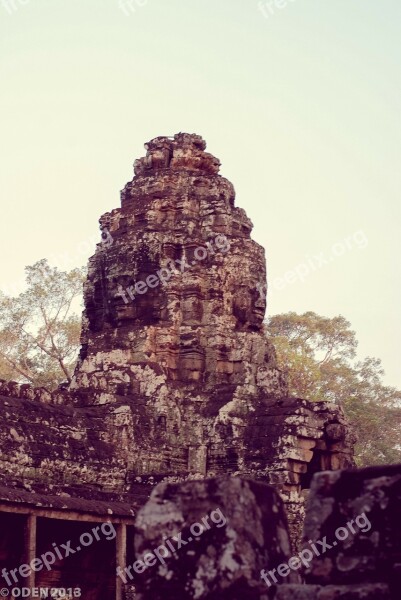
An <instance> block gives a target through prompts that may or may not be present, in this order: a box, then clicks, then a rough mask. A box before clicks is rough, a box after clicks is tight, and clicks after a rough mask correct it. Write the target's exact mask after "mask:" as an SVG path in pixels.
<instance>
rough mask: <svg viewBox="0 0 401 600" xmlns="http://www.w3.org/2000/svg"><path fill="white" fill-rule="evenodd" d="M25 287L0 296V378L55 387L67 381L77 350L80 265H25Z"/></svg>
mask: <svg viewBox="0 0 401 600" xmlns="http://www.w3.org/2000/svg"><path fill="white" fill-rule="evenodd" d="M25 271H26V282H27V289H26V291H24V292H23V293H22V294H20V295H19V296H18V297H16V298H11V297H7V296H5V295H4V294H1V295H0V376H2V377H3V378H7V379H14V380H15V381H21V382H29V383H32V384H33V385H35V386H43V387H46V388H47V389H54V388H55V387H57V385H59V384H60V383H61V382H63V381H67V382H70V381H71V376H72V372H73V368H74V365H75V361H76V358H77V352H78V349H79V337H80V331H81V319H80V317H79V316H78V315H77V314H76V310H77V308H79V303H80V298H81V297H82V284H83V277H84V270H83V269H74V270H73V271H71V272H69V273H66V272H63V271H59V270H58V269H56V268H52V267H50V266H49V265H48V263H47V260H41V261H39V262H37V263H36V264H34V265H32V266H29V267H26V269H25Z"/></svg>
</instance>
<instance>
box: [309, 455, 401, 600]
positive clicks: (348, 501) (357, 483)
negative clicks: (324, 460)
mask: <svg viewBox="0 0 401 600" xmlns="http://www.w3.org/2000/svg"><path fill="white" fill-rule="evenodd" d="M318 540H320V541H323V540H325V541H326V542H327V544H328V546H327V547H326V546H325V547H324V550H325V551H322V549H323V547H322V544H321V543H319V542H318ZM313 543H314V544H315V546H317V547H318V549H319V550H320V551H322V552H321V554H320V556H316V555H315V556H314V558H313V559H312V561H311V564H310V567H309V568H308V570H307V572H306V580H307V582H308V583H315V584H335V585H337V584H343V585H344V584H347V585H348V584H350V585H356V584H360V583H362V582H363V583H366V584H367V583H370V582H371V583H383V584H386V585H388V588H389V590H390V596H389V597H391V598H394V599H396V598H400V594H401V592H400V589H401V465H391V466H383V467H370V468H367V469H360V470H346V471H341V472H324V473H319V474H317V475H315V477H314V479H313V482H312V487H311V492H310V497H309V503H308V507H307V514H306V520H305V528H304V536H303V544H304V546H305V548H311V549H313V546H312V544H313ZM314 554H315V553H314ZM327 593H328V592H327ZM383 593H384V592H383ZM318 597H319V600H320V596H318ZM333 597H336V598H337V597H340V598H342V597H343V596H341V595H340V596H333ZM346 597H348V596H346ZM351 597H352V598H353V597H354V596H350V598H351ZM367 597H369V598H370V596H367ZM378 597H379V596H378ZM380 597H381V596H380ZM322 598H324V599H326V598H327V599H329V598H331V596H327V595H326V596H325V595H323V596H322ZM356 598H359V596H356Z"/></svg>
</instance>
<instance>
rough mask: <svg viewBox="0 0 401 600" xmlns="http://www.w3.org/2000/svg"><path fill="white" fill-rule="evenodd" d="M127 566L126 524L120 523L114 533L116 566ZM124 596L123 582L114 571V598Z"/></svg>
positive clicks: (117, 598) (118, 598) (119, 598)
mask: <svg viewBox="0 0 401 600" xmlns="http://www.w3.org/2000/svg"><path fill="white" fill-rule="evenodd" d="M126 566H127V526H126V525H124V524H123V523H121V524H120V525H118V526H117V535H116V568H117V567H121V568H122V569H125V567H126ZM123 598H124V583H123V580H122V579H121V577H119V576H118V575H117V573H116V600H123Z"/></svg>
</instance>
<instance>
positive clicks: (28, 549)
mask: <svg viewBox="0 0 401 600" xmlns="http://www.w3.org/2000/svg"><path fill="white" fill-rule="evenodd" d="M36 525H37V522H36V516H35V515H27V519H26V523H25V535H24V562H25V563H26V564H28V565H29V564H30V563H31V562H32V561H33V559H34V558H36ZM25 585H26V587H29V588H34V587H35V571H32V572H31V574H30V575H28V577H26V578H25Z"/></svg>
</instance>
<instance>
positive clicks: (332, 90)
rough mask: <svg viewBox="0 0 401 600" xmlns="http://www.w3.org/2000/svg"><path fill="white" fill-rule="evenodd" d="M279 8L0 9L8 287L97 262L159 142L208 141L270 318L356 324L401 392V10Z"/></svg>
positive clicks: (382, 4)
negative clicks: (103, 226)
mask: <svg viewBox="0 0 401 600" xmlns="http://www.w3.org/2000/svg"><path fill="white" fill-rule="evenodd" d="M268 4H269V3H268V2H267V1H266V0H262V1H261V2H260V3H259V7H258V2H257V0H255V1H253V0H147V1H146V0H131V2H129V0H121V3H120V4H119V3H118V0H0V34H1V52H0V55H1V57H0V75H1V83H2V93H1V103H2V110H1V113H0V119H1V129H0V131H1V141H2V146H3V152H2V161H1V176H0V186H1V200H2V213H1V224H0V228H1V230H0V236H1V237H0V239H1V256H2V263H1V271H0V287H1V288H2V289H3V290H5V291H7V290H8V291H11V290H12V289H13V286H16V285H18V282H19V281H20V280H21V279H22V278H23V269H24V266H25V265H27V264H33V263H34V262H35V261H37V260H38V259H40V258H44V257H48V258H50V260H51V262H52V263H53V264H57V265H58V266H61V267H64V268H66V267H67V268H71V267H73V266H78V265H81V264H84V263H86V260H87V258H88V256H90V255H91V254H93V250H94V243H95V239H96V237H97V236H98V234H97V232H98V224H97V222H98V218H99V216H100V215H101V214H102V213H104V212H106V211H108V210H111V209H112V208H115V207H117V206H118V205H119V190H120V189H122V187H123V186H124V185H125V183H126V182H127V181H128V180H130V179H132V163H133V161H134V159H135V158H137V157H139V156H142V155H143V154H144V150H143V144H144V142H146V141H147V140H149V139H151V138H153V137H155V136H158V135H172V134H174V133H177V132H179V131H187V132H190V133H192V132H193V133H199V134H201V135H202V136H203V137H204V138H205V139H206V140H207V142H208V150H209V151H210V152H212V153H213V154H215V155H216V156H218V157H219V158H220V159H221V161H222V163H223V166H222V171H221V172H222V174H223V175H225V176H226V177H228V178H229V179H230V180H231V181H232V182H233V183H234V185H235V187H236V190H237V205H239V206H241V207H243V208H244V209H245V210H246V212H247V214H248V216H249V217H250V218H251V219H252V221H253V222H254V224H255V228H254V231H253V237H254V239H255V240H256V241H258V242H259V243H260V244H262V245H263V246H264V247H265V248H266V255H267V265H268V275H269V280H270V290H269V298H268V311H269V314H274V313H279V312H286V311H289V310H293V311H296V312H303V311H306V310H314V311H316V312H318V313H320V314H322V315H326V316H334V315H337V314H340V313H341V314H343V315H344V316H345V317H346V318H347V319H348V320H349V321H351V323H352V326H353V328H354V329H355V330H356V332H357V336H358V339H359V342H360V344H359V354H360V356H361V357H363V356H365V355H370V356H378V357H379V358H381V359H382V360H383V364H384V367H385V369H386V373H387V376H386V381H387V382H388V383H390V384H393V385H397V386H401V373H400V371H399V369H398V368H397V367H398V365H399V342H400V338H401V325H400V319H399V310H400V309H399V305H400V287H401V285H400V284H401V275H400V241H399V240H400V233H401V232H400V222H401V218H400V217H401V214H400V213H401V208H400V205H401V203H400V188H401V181H400V180H401V174H400V173H401V169H400V165H399V162H400V161H399V158H400V142H401V127H400V114H401V102H400V89H401V72H400V64H401V36H400V25H401V22H400V21H401V2H400V0H352V1H350V0H331V1H328V0H326V1H324V2H323V1H322V0H292V1H291V0H288V2H287V3H286V2H285V0H277V3H276V4H275V3H274V1H273V2H270V6H271V8H270V9H269V8H268ZM277 5H278V6H283V7H282V8H278V6H277ZM262 9H263V10H262ZM344 240H347V241H344ZM301 265H303V266H301ZM305 265H306V266H305ZM295 270H296V271H295ZM288 272H291V273H288Z"/></svg>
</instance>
